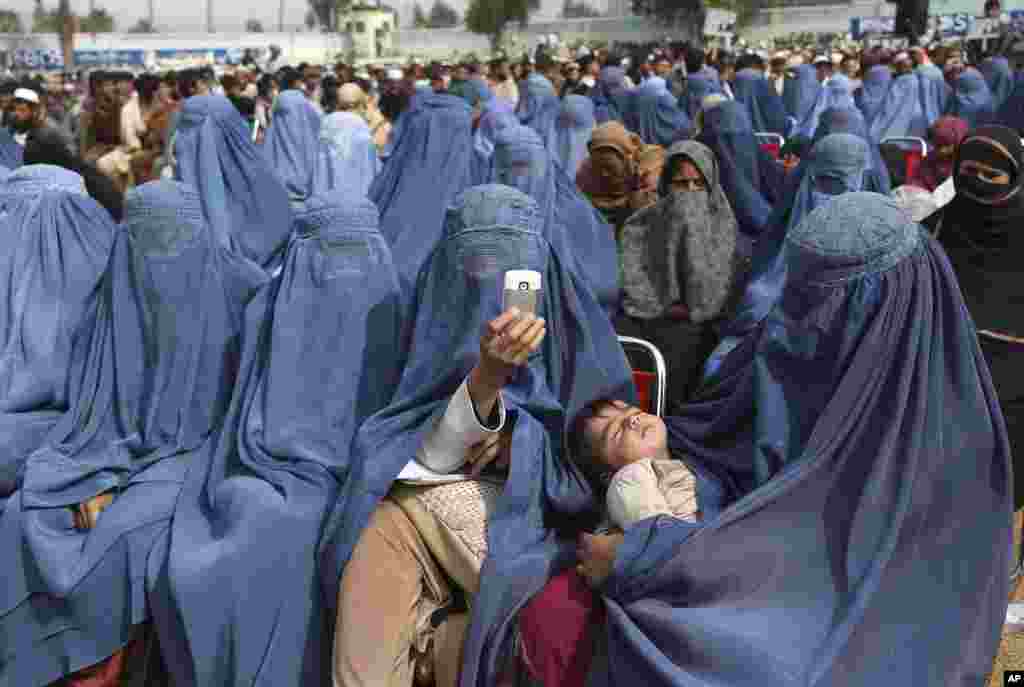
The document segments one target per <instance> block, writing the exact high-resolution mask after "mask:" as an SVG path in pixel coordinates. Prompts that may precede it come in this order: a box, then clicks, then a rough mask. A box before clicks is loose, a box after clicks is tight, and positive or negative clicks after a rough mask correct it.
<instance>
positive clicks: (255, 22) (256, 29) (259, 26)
mask: <svg viewBox="0 0 1024 687" xmlns="http://www.w3.org/2000/svg"><path fill="white" fill-rule="evenodd" d="M245 32H246V33H263V22H261V21H260V20H259V19H250V20H249V21H247V22H245Z"/></svg>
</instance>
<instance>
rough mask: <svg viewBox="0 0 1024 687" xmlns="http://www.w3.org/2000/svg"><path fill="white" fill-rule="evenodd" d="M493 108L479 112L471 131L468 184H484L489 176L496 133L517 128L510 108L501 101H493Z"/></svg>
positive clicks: (516, 121) (517, 124) (516, 122)
mask: <svg viewBox="0 0 1024 687" xmlns="http://www.w3.org/2000/svg"><path fill="white" fill-rule="evenodd" d="M494 102H495V103H496V104H497V105H496V107H494V108H485V109H484V110H482V111H481V112H480V117H479V118H478V119H477V120H476V126H475V127H474V130H473V157H472V159H471V164H472V172H471V174H470V177H471V178H470V183H471V184H473V185H477V184H485V183H487V179H488V178H490V176H491V157H492V156H493V155H494V139H495V138H497V136H498V132H499V131H501V130H502V129H505V128H508V127H510V126H519V119H518V118H517V117H516V116H515V114H513V112H512V108H511V107H510V106H509V105H508V104H507V103H505V102H504V101H503V100H500V99H498V98H495V99H494Z"/></svg>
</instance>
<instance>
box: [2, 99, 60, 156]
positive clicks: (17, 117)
mask: <svg viewBox="0 0 1024 687" xmlns="http://www.w3.org/2000/svg"><path fill="white" fill-rule="evenodd" d="M11 128H13V129H14V140H15V141H17V142H18V143H20V144H21V145H25V142H26V141H27V140H28V137H29V134H31V133H32V132H33V131H40V130H42V129H52V133H51V136H52V137H53V138H55V139H59V140H61V141H63V142H64V145H65V146H66V147H67V149H68V150H69V151H71V152H74V147H73V146H72V141H71V136H70V135H69V134H68V133H67V132H66V131H65V130H63V129H61V128H60V127H59V126H57V124H56V122H54V121H53V120H51V119H49V118H48V117H47V116H46V109H45V108H44V107H43V103H42V98H41V97H40V95H39V91H38V90H36V87H35V86H34V85H31V86H30V85H25V86H21V87H19V88H17V89H15V91H14V110H13V112H12V118H11Z"/></svg>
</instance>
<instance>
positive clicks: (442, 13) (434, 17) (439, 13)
mask: <svg viewBox="0 0 1024 687" xmlns="http://www.w3.org/2000/svg"><path fill="white" fill-rule="evenodd" d="M458 25H459V13H458V12H456V11H455V8H453V7H452V6H451V5H449V4H448V3H447V2H445V0H434V6H433V7H431V8H430V16H429V17H428V18H427V26H428V27H430V28H432V29H450V28H454V27H456V26H458Z"/></svg>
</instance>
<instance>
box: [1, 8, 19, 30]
mask: <svg viewBox="0 0 1024 687" xmlns="http://www.w3.org/2000/svg"><path fill="white" fill-rule="evenodd" d="M23 31H24V27H23V26H22V25H21V17H19V16H18V13H17V12H14V11H13V10H0V33H22V32H23Z"/></svg>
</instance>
